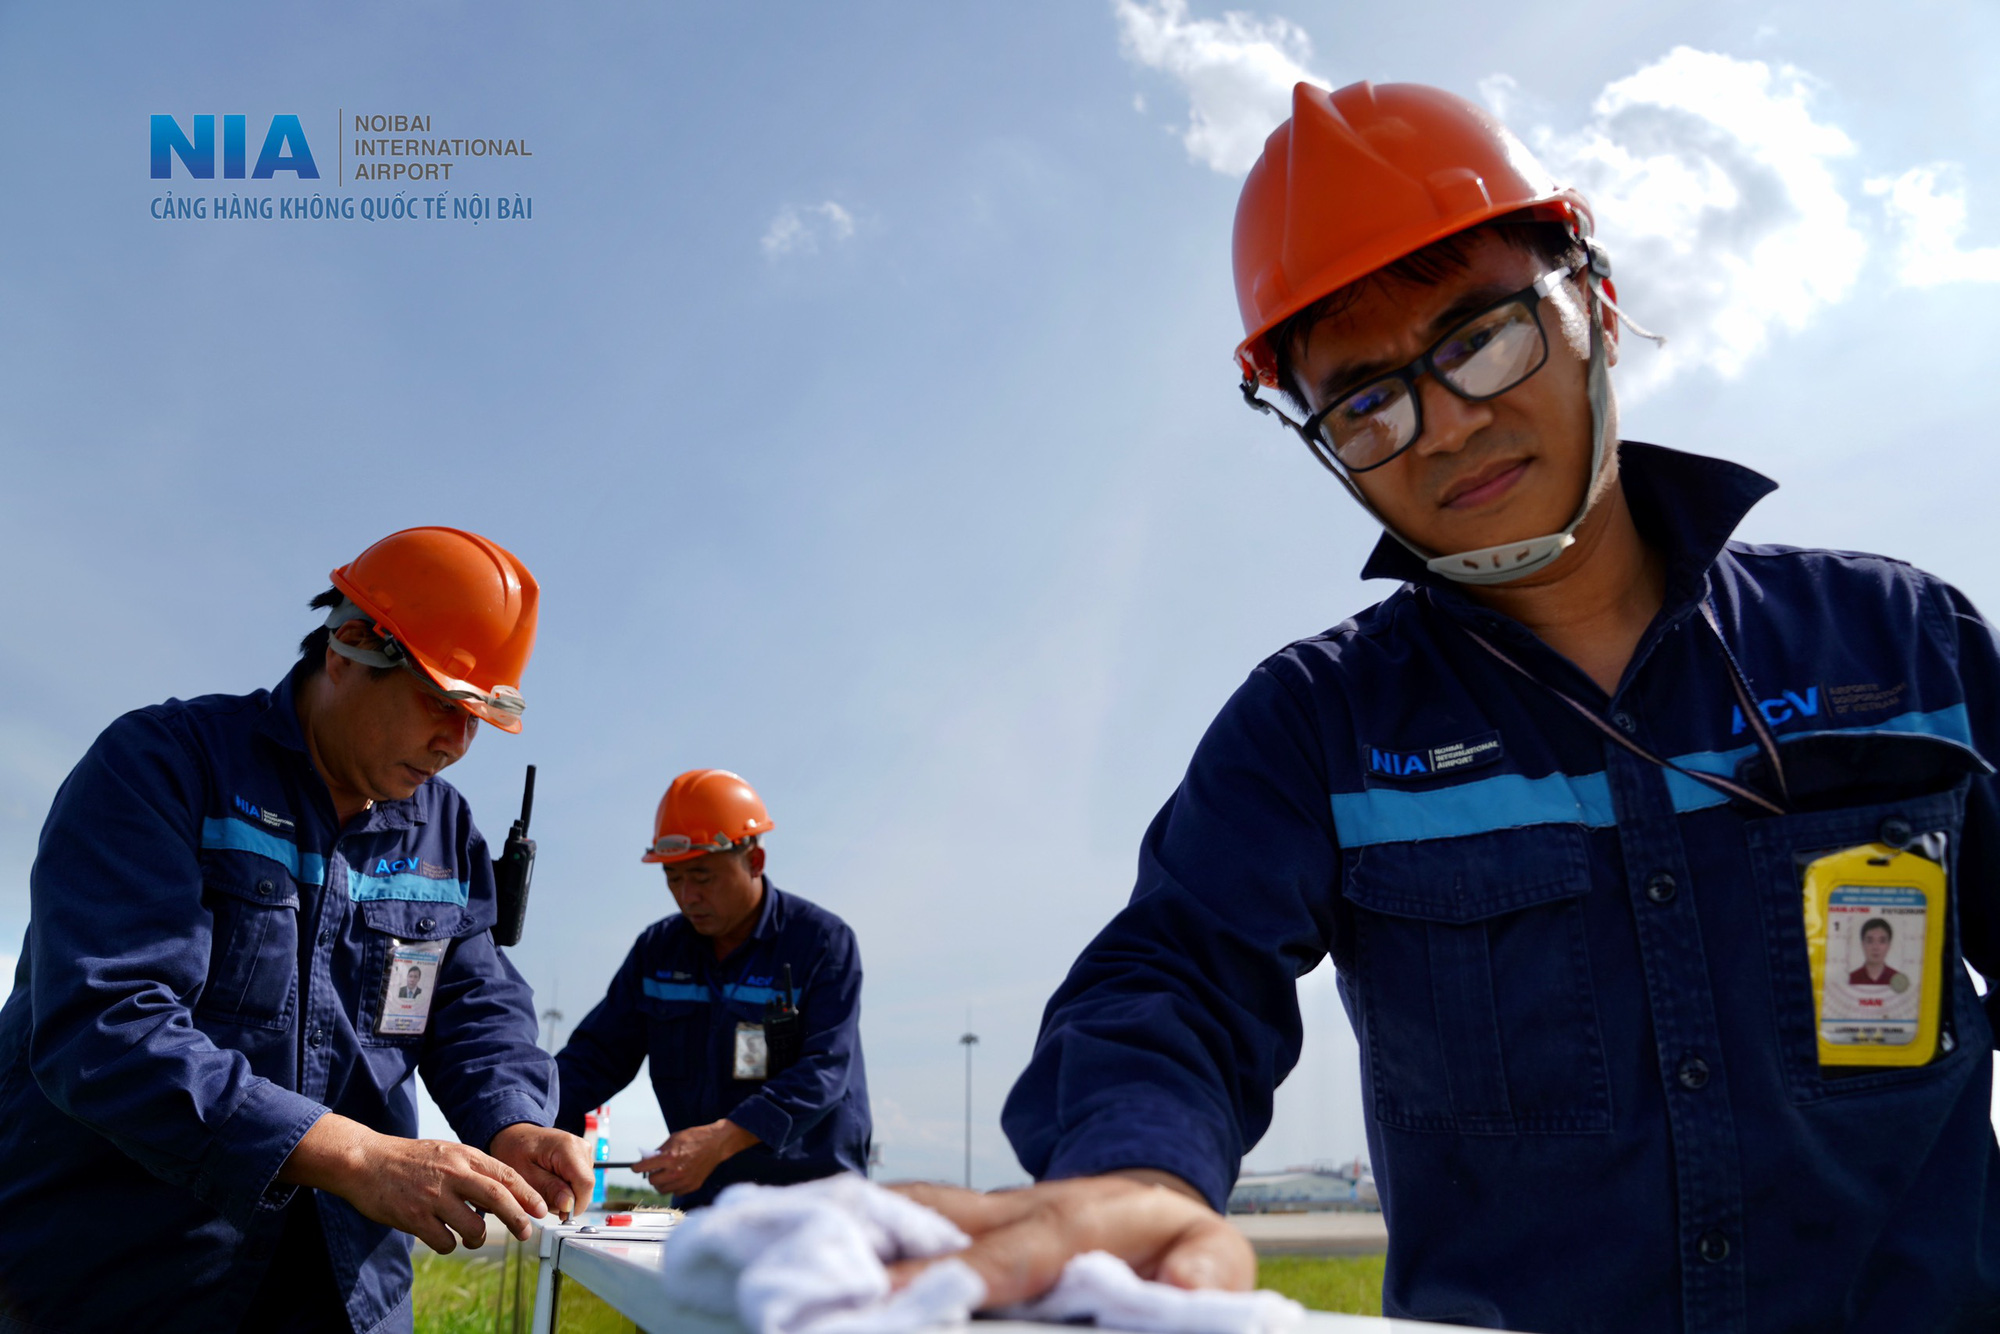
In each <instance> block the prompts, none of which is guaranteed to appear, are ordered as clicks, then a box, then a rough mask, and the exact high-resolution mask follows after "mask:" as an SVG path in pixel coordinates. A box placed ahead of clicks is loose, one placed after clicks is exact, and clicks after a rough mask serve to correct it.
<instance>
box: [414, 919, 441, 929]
mask: <svg viewBox="0 0 2000 1334" xmlns="http://www.w3.org/2000/svg"><path fill="white" fill-rule="evenodd" d="M436 925H437V919H436V918H435V917H419V918H418V919H417V930H419V931H428V930H430V929H431V928H432V927H434V926H436Z"/></svg>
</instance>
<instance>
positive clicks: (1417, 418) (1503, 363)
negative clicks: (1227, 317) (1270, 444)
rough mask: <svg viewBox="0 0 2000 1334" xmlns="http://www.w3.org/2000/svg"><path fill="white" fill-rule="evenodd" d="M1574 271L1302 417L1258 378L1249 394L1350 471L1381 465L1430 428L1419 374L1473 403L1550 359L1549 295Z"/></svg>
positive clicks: (1246, 388) (1498, 306)
mask: <svg viewBox="0 0 2000 1334" xmlns="http://www.w3.org/2000/svg"><path fill="white" fill-rule="evenodd" d="M1572 272H1574V270H1573V269H1568V268H1562V269H1552V270H1550V271H1549V272H1547V273H1545V274H1543V275H1542V276H1541V277H1539V278H1537V279H1535V281H1534V282H1533V283H1531V284H1529V285H1528V286H1527V287H1524V288H1522V289H1521V290H1520V291H1518V292H1516V293H1514V294H1513V295H1512V296H1510V297H1507V298H1505V299H1503V300H1501V301H1497V302H1495V303H1494V304H1493V305H1491V306H1488V307H1487V308H1486V309H1485V310H1482V311H1480V312H1479V313H1478V314H1477V315H1474V316H1472V317H1471V318H1470V319H1468V320H1466V321H1465V322H1464V323H1463V324H1460V325H1458V326H1457V327H1455V328H1453V329H1452V330H1451V332H1449V333H1447V334H1446V335H1445V336H1444V337H1442V338H1440V339H1438V340H1437V342H1435V343H1433V344H1431V347H1430V350H1429V351H1428V352H1425V353H1424V354H1423V355H1422V356H1421V357H1418V358H1417V359H1416V360H1415V361H1413V362H1411V363H1410V364H1409V365H1407V366H1405V367H1403V368H1402V369H1401V370H1396V371H1391V372H1390V373H1389V374H1387V375H1384V376H1381V377H1379V378H1377V379H1374V380H1371V381H1369V382H1368V383H1367V384H1364V385H1362V386H1361V387H1360V388H1359V389H1354V390H1351V391H1349V392H1348V393H1346V394H1344V395H1342V396H1341V397H1340V398H1339V399H1337V400H1335V401H1334V402H1333V403H1330V404H1328V405H1327V406H1326V407H1324V408H1321V409H1320V410H1319V411H1318V412H1315V413H1314V414H1313V415H1312V416H1310V417H1308V418H1306V419H1305V420H1304V421H1303V422H1295V421H1293V420H1292V419H1291V418H1290V417H1288V416H1286V415H1285V414H1284V412H1283V411H1281V410H1280V409H1279V408H1278V407H1277V406H1276V405H1275V404H1272V403H1270V402H1268V401H1267V400H1265V399H1262V398H1259V397H1257V387H1256V384H1255V383H1254V382H1253V381H1249V380H1246V381H1244V382H1243V397H1244V399H1245V400H1247V401H1248V402H1249V404H1250V406H1251V407H1253V408H1256V409H1257V410H1258V411H1259V412H1269V413H1272V414H1274V415H1275V416H1276V417H1277V418H1278V419H1279V420H1280V421H1282V422H1284V423H1285V424H1286V425H1287V426H1289V427H1291V428H1292V429H1293V430H1294V431H1297V432H1298V433H1299V435H1300V436H1301V437H1303V438H1304V440H1305V442H1306V444H1307V446H1309V447H1310V448H1311V449H1312V451H1313V452H1314V453H1315V454H1319V455H1320V456H1321V460H1322V461H1325V456H1326V455H1327V454H1331V455H1332V456H1333V458H1335V459H1337V460H1339V462H1340V466H1341V467H1343V468H1345V469H1347V471H1348V472H1350V473H1358V472H1367V471H1369V470H1370V469H1371V468H1379V467H1381V466H1382V465H1383V464H1385V463H1387V462H1389V461H1390V460H1391V459H1394V458H1395V457H1396V456H1397V455H1398V454H1401V453H1402V452H1403V451H1404V450H1406V449H1408V448H1409V447H1410V446H1411V445H1414V444H1415V443H1416V442H1417V439H1418V437H1420V436H1422V435H1423V433H1424V405H1423V400H1422V398H1421V397H1420V396H1419V395H1418V393H1417V377H1418V376H1420V375H1425V374H1429V375H1432V376H1435V377H1436V379H1437V382H1438V383H1439V384H1441V385H1443V386H1444V387H1445V388H1447V389H1449V390H1451V392H1452V393H1454V394H1457V395H1458V396H1459V397H1460V398H1463V399H1465V400H1467V401H1468V402H1472V403H1484V402H1486V401H1487V400H1489V399H1495V398H1498V397H1500V395H1502V394H1504V393H1506V392H1507V391H1508V390H1510V389H1512V388H1514V387H1515V386H1517V385H1519V384H1520V383H1521V382H1522V381H1524V380H1526V379H1527V378H1528V377H1529V376H1531V375H1533V374H1534V373H1535V372H1536V371H1538V370H1540V369H1541V368H1542V367H1543V366H1544V365H1546V364H1547V362H1548V359H1549V340H1548V335H1547V334H1546V333H1545V332H1544V331H1543V329H1542V314H1541V304H1542V298H1543V297H1546V296H1548V295H1549V294H1550V293H1551V292H1553V291H1555V289H1556V287H1557V285H1558V284H1560V283H1561V282H1562V280H1563V279H1565V278H1567V277H1568V276H1569V275H1570V274H1571V273H1572Z"/></svg>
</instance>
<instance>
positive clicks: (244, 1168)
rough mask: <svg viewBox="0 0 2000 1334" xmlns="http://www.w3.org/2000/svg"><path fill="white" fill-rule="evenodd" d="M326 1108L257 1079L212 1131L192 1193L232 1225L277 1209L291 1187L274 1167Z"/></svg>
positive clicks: (288, 1199)
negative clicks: (212, 1135) (245, 1094)
mask: <svg viewBox="0 0 2000 1334" xmlns="http://www.w3.org/2000/svg"><path fill="white" fill-rule="evenodd" d="M326 1112H327V1109H326V1108H325V1107H324V1106H322V1105H321V1104H319V1103H317V1102H314V1101H313V1100H312V1099H311V1098H308V1097H306V1096H305V1095H304V1094H303V1093H294V1092H292V1091H291V1090H290V1089H285V1088H280V1087H278V1086H277V1085H276V1084H272V1083H268V1082H265V1081H261V1080H260V1081H258V1082H257V1083H256V1084H255V1085H254V1086H253V1087H252V1089H251V1090H250V1094H249V1096H248V1097H246V1098H245V1099H244V1100H243V1102H242V1103H241V1104H240V1105H239V1106H238V1107H237V1108H236V1110H235V1112H233V1113H232V1114H231V1115H230V1117H229V1119H228V1120H227V1121H225V1122H223V1123H222V1125H221V1127H220V1128H219V1129H218V1130H217V1131H216V1134H215V1139H214V1142H213V1144H212V1146H211V1147H210V1149H209V1152H208V1155H207V1159H208V1160H207V1162H205V1163H204V1164H203V1165H202V1170H201V1173H200V1175H199V1176H197V1177H196V1178H195V1182H194V1192H195V1194H196V1195H197V1196H199V1197H200V1198H202V1199H204V1200H206V1201H207V1202H208V1203H209V1204H211V1205H213V1206H214V1207H215V1209H216V1211H217V1212H218V1213H220V1214H222V1215H223V1217H225V1218H227V1219H229V1220H230V1221H231V1222H233V1223H235V1224H237V1225H238V1226H247V1225H248V1224H249V1222H250V1221H251V1220H252V1219H253V1218H255V1217H256V1216H257V1215H258V1214H259V1213H263V1212H269V1211H274V1210H278V1209H283V1208H284V1207H285V1206H286V1205H287V1204H289V1203H291V1199H292V1195H293V1193H294V1192H295V1191H296V1190H297V1187H295V1186H289V1185H285V1184H283V1183H281V1182H280V1181H279V1180H278V1173H279V1171H281V1170H282V1169H283V1168H284V1166H285V1160H286V1159H287V1158H290V1157H291V1156H292V1150H293V1149H295V1148H297V1147H298V1144H299V1141H300V1140H302V1139H304V1138H305V1135H306V1131H308V1130H310V1129H312V1127H313V1123H314V1122H316V1121H318V1120H319V1119H320V1118H321V1117H322V1116H325V1115H326Z"/></svg>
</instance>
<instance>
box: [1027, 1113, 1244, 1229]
mask: <svg viewBox="0 0 2000 1334" xmlns="http://www.w3.org/2000/svg"><path fill="white" fill-rule="evenodd" d="M1237 1165H1238V1164H1237V1157H1236V1154H1235V1152H1234V1150H1233V1149H1232V1148H1230V1147H1229V1146H1228V1145H1227V1144H1225V1142H1224V1138H1223V1137H1222V1136H1221V1135H1220V1134H1218V1133H1217V1130H1216V1127H1215V1126H1214V1125H1213V1124H1212V1123H1211V1122H1208V1121H1206V1120H1203V1119H1201V1118H1200V1117H1197V1116H1193V1115H1191V1114H1190V1113H1189V1112H1188V1110H1187V1108H1185V1107H1182V1106H1181V1105H1179V1104H1177V1103H1164V1102H1120V1103H1113V1104H1109V1105H1107V1106H1102V1107H1099V1108H1097V1109H1096V1110H1095V1111H1093V1112H1091V1113H1090V1114H1089V1115H1088V1116H1086V1117H1085V1118H1084V1119H1083V1120H1082V1121H1080V1122H1078V1123H1077V1124H1076V1125H1075V1126H1073V1127H1071V1128H1070V1129H1069V1130H1067V1131H1066V1132H1064V1134H1063V1137H1062V1139H1061V1140H1060V1141H1059V1142H1058V1143H1057V1145H1056V1148H1055V1152H1054V1153H1052V1154H1050V1155H1049V1165H1048V1169H1047V1170H1046V1171H1044V1172H1043V1173H1042V1177H1041V1179H1042V1180H1044V1181H1055V1180H1060V1179H1063V1178H1066V1177H1084V1176H1101V1175H1103V1174H1104V1173H1106V1172H1117V1171H1121V1170H1124V1169H1128V1168H1135V1167H1150V1168H1154V1169H1157V1170H1158V1171H1161V1172H1171V1173H1173V1174H1174V1175H1175V1176H1177V1177H1179V1178H1180V1179H1181V1180H1183V1181H1185V1182H1187V1183H1188V1184H1189V1185H1190V1186H1193V1187H1194V1188H1195V1189H1196V1190H1198V1191H1200V1192H1201V1195H1202V1198H1203V1199H1205V1200H1207V1201H1208V1204H1209V1207H1210V1208H1212V1209H1214V1210H1215V1211H1216V1212H1217V1213H1221V1212H1223V1206H1224V1205H1225V1204H1226V1203H1227V1202H1228V1199H1229V1188H1230V1187H1231V1186H1232V1185H1234V1184H1235V1181H1236V1168H1237Z"/></svg>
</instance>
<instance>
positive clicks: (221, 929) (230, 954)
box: [197, 854, 299, 1028]
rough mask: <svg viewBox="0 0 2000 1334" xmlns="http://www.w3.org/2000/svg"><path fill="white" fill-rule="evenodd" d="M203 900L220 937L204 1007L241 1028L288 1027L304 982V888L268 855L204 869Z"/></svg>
mask: <svg viewBox="0 0 2000 1334" xmlns="http://www.w3.org/2000/svg"><path fill="white" fill-rule="evenodd" d="M201 896H202V904H203V906H204V907H206V908H207V909H208V911H209V913H210V914H211V915H212V917H213V919H214V931H213V934H212V936H211V937H210V941H209V959H208V981H207V983H206V984H204V985H203V987H202V993H201V999H200V1001H199V1002H198V1003H197V1008H198V1009H200V1010H201V1011H202V1012H203V1013H204V1014H207V1015H211V1016H215V1017H220V1018H224V1019H227V1020H229V1021H231V1022H235V1023H243V1024H249V1025H252V1026H255V1027H260V1028H283V1027H285V1026H286V1025H288V1024H289V1023H290V1022H291V1011H292V997H293V995H294V994H295V991H296V983H297V980H298V958H299V887H298V883H297V882H296V881H295V880H293V879H292V877H291V874H290V873H289V872H287V871H286V870H285V869H284V868H282V867H280V866H278V865H277V864H276V863H273V862H269V861H267V860H265V859H264V858H262V857H250V856H247V855H243V854H231V855H227V856H215V857H210V858H207V859H205V861H204V863H203V866H202V886H201Z"/></svg>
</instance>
